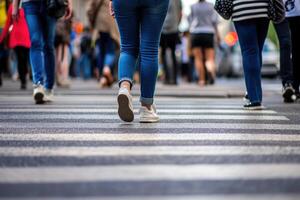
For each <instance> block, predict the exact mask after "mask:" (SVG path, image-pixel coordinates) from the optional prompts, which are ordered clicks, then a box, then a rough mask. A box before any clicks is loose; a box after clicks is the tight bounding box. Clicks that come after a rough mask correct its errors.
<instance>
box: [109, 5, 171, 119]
mask: <svg viewBox="0 0 300 200" xmlns="http://www.w3.org/2000/svg"><path fill="white" fill-rule="evenodd" d="M112 5H113V9H114V15H115V17H116V20H117V24H118V26H119V31H120V35H121V55H120V60H119V86H120V90H119V94H118V104H119V110H118V113H119V116H120V118H121V119H122V120H123V121H125V122H131V121H133V119H134V114H133V107H132V96H131V94H130V91H131V88H132V82H133V81H132V80H133V74H134V72H135V66H136V62H137V59H138V57H139V56H140V59H139V60H140V63H139V66H140V79H141V98H140V101H141V108H140V122H149V123H150V122H158V121H159V117H158V115H157V112H156V108H155V105H154V92H155V84H156V79H157V73H158V48H159V39H160V34H161V30H162V26H163V23H164V19H165V17H166V14H167V11H168V7H169V0H131V1H124V0H112Z"/></svg>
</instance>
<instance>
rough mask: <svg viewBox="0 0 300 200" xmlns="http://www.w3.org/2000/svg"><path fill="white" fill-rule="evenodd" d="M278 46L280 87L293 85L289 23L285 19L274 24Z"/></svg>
mask: <svg viewBox="0 0 300 200" xmlns="http://www.w3.org/2000/svg"><path fill="white" fill-rule="evenodd" d="M274 27H275V30H276V33H277V36H278V39H279V45H280V76H281V79H282V85H285V84H286V83H290V84H292V83H293V68H292V60H291V48H292V47H291V45H292V44H291V32H290V27H289V22H288V20H287V19H285V20H284V21H283V22H281V23H279V24H274Z"/></svg>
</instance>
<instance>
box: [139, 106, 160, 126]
mask: <svg viewBox="0 0 300 200" xmlns="http://www.w3.org/2000/svg"><path fill="white" fill-rule="evenodd" d="M158 121H159V117H158V115H157V112H156V108H155V105H151V107H150V109H149V108H147V107H146V106H141V108H140V123H155V122H158Z"/></svg>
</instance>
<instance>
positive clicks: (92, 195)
mask: <svg viewBox="0 0 300 200" xmlns="http://www.w3.org/2000/svg"><path fill="white" fill-rule="evenodd" d="M243 85H244V84H243V82H242V80H240V79H234V80H225V79H223V80H222V79H221V80H218V81H217V84H216V85H215V86H209V87H207V88H199V87H198V86H197V85H194V84H182V85H180V86H177V87H176V86H164V85H162V84H160V83H159V84H158V85H157V98H156V101H155V102H156V104H157V108H158V112H159V114H160V117H161V121H160V123H157V124H140V123H138V108H139V104H138V93H139V87H138V86H136V87H134V91H133V93H134V94H135V95H134V108H135V114H136V117H135V121H134V122H133V123H129V124H128V123H123V122H121V121H120V120H119V118H118V116H117V114H116V113H117V112H116V110H117V104H116V96H115V95H116V94H117V87H116V86H114V87H113V88H112V89H106V90H100V89H99V88H97V85H96V82H94V81H87V82H84V81H80V80H75V81H74V82H73V85H72V88H71V89H57V90H56V97H55V102H53V103H49V104H45V105H35V104H34V103H33V99H32V94H31V93H32V91H31V89H28V90H27V91H20V90H19V89H18V86H19V85H18V83H16V82H13V81H10V80H5V81H4V85H3V87H2V88H0V199H47V200H48V199H49V200H50V199H51V200H52V199H89V200H94V199H100V200H156V199H157V200H160V199H161V200H202V199H203V200H223V199H230V200H265V199H273V200H299V199H300V123H299V122H300V118H299V116H300V115H299V112H300V106H299V103H295V104H284V103H282V99H281V96H280V94H281V87H280V83H279V81H278V80H265V81H264V105H265V107H266V109H265V110H263V111H244V110H242V104H243V101H242V96H243V94H244V86H243Z"/></svg>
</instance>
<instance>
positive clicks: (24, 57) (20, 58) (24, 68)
mask: <svg viewBox="0 0 300 200" xmlns="http://www.w3.org/2000/svg"><path fill="white" fill-rule="evenodd" d="M14 51H15V53H16V55H17V62H18V73H19V78H20V81H21V89H22V90H25V89H26V83H27V80H26V76H27V73H28V58H29V49H28V48H26V47H22V46H18V47H15V48H14Z"/></svg>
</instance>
